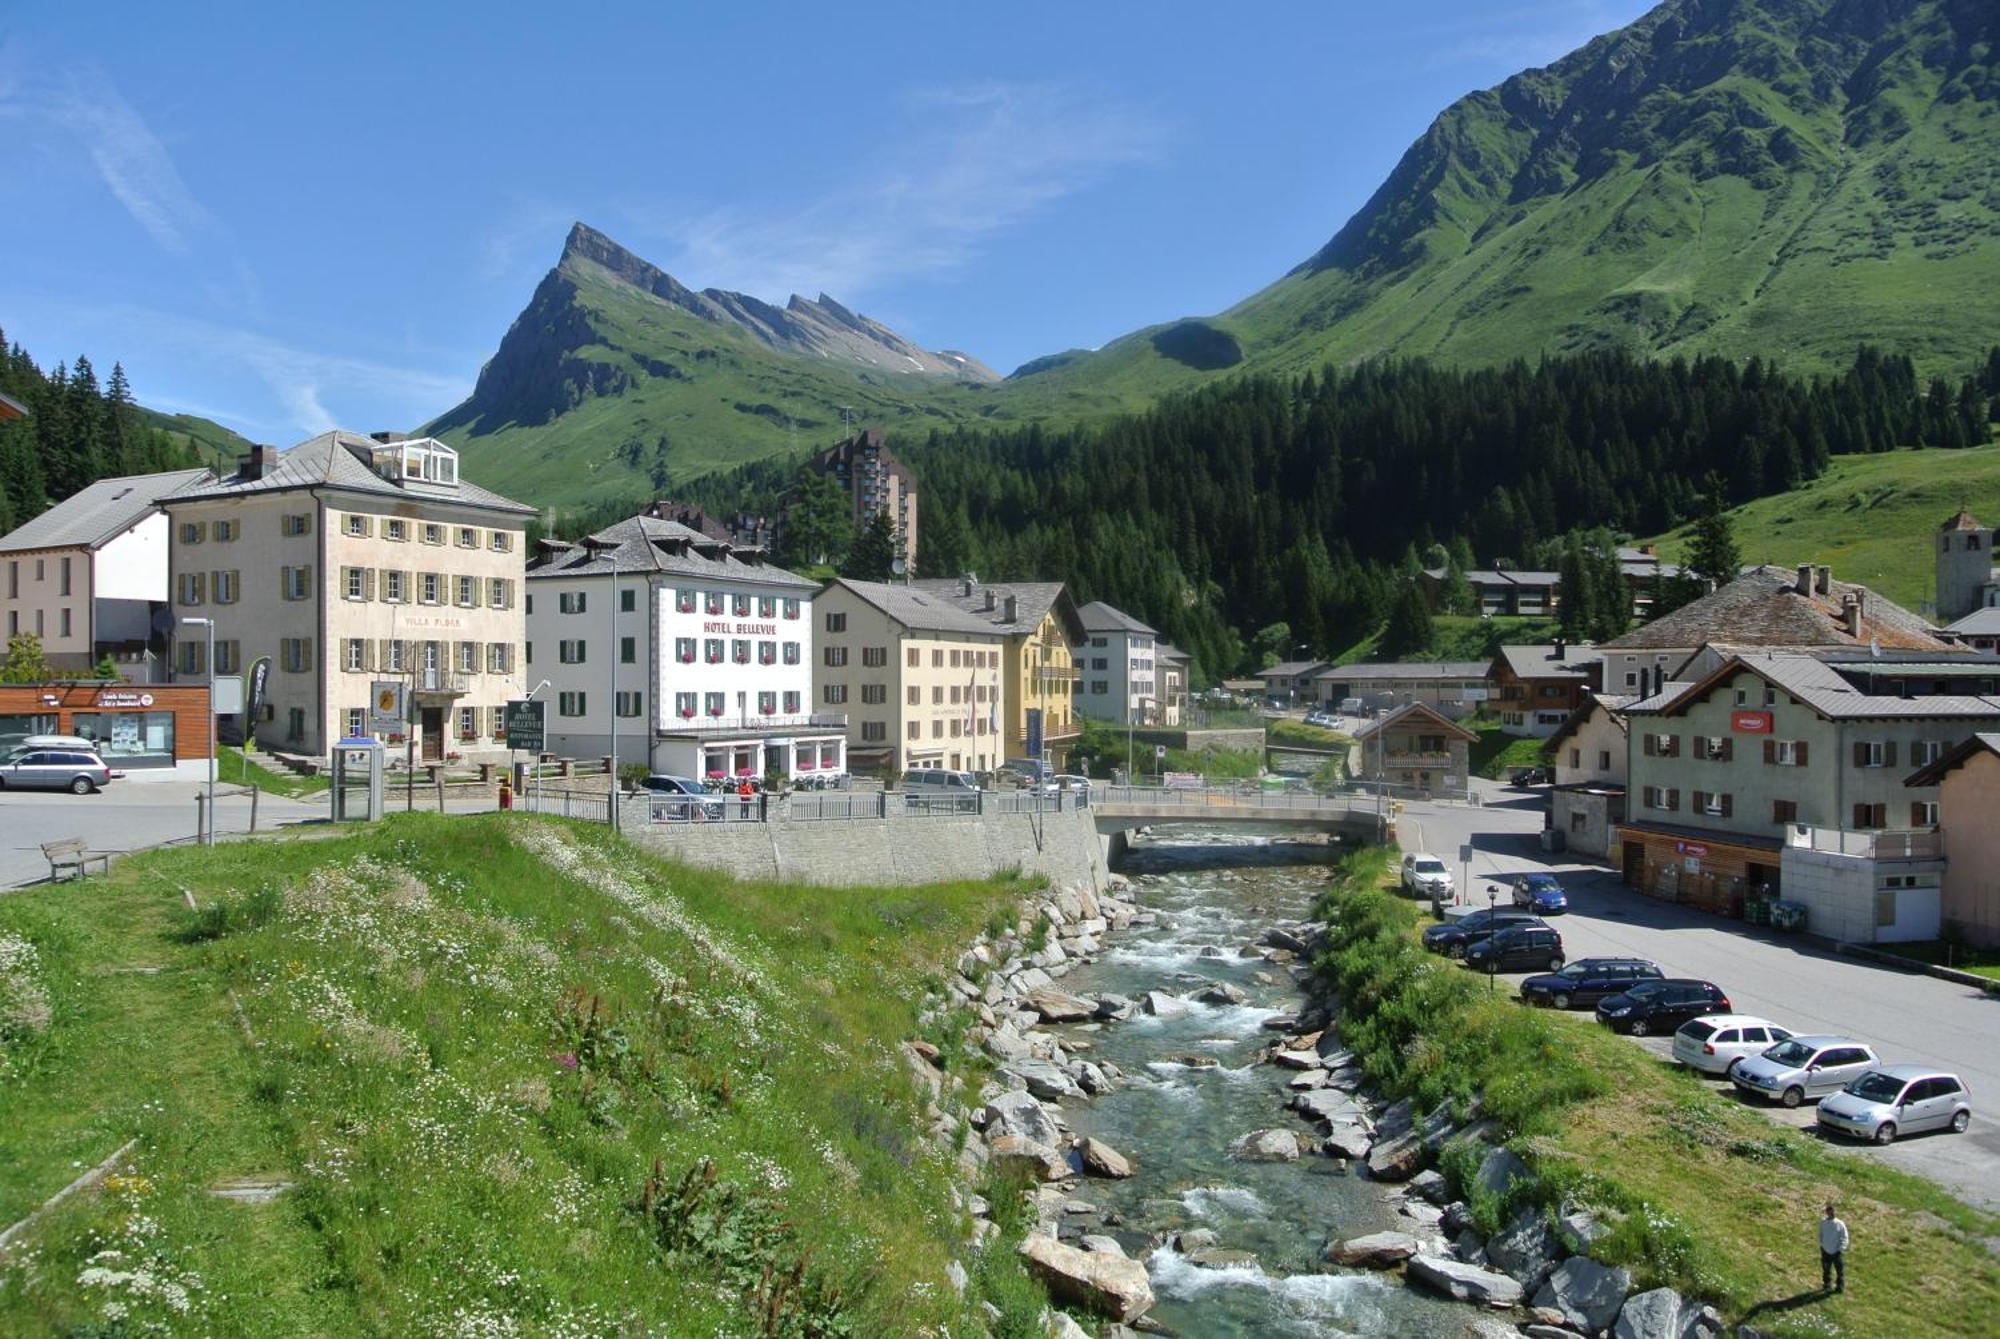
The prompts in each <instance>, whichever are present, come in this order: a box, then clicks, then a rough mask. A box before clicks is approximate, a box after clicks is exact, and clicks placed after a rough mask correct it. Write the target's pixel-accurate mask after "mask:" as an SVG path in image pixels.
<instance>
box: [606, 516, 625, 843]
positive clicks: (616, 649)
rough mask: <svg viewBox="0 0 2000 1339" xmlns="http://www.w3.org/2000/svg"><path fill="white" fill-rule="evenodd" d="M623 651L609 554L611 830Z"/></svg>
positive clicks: (614, 556)
mask: <svg viewBox="0 0 2000 1339" xmlns="http://www.w3.org/2000/svg"><path fill="white" fill-rule="evenodd" d="M623 651H624V647H623V645H622V644H621V643H620V642H619V640H618V555H617V553H616V552H615V551H614V552H613V553H612V555H611V777H610V786H609V790H610V794H611V830H612V831H613V832H616V831H618V658H619V656H620V654H621V653H622V652H623Z"/></svg>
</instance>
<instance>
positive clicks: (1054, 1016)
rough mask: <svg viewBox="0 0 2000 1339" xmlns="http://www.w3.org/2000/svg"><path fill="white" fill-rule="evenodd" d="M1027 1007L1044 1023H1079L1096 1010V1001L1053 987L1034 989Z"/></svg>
mask: <svg viewBox="0 0 2000 1339" xmlns="http://www.w3.org/2000/svg"><path fill="white" fill-rule="evenodd" d="M1028 1007H1029V1008H1030V1009H1033V1010H1034V1011H1035V1012H1036V1013H1037V1014H1040V1015H1041V1019H1042V1021H1043V1022H1044V1023H1081V1022H1082V1021H1083V1020H1084V1019H1086V1018H1089V1017H1090V1016H1091V1015H1092V1014H1095V1013H1096V1012H1097V1002H1096V1001H1095V1000H1086V999H1084V998H1082V997H1081V996H1078V995H1071V994H1068V993H1067V992H1065V991H1060V990H1056V989H1055V988H1053V987H1045V988H1044V989H1041V990H1037V991H1034V992H1033V993H1031V994H1030V995H1029V996H1028Z"/></svg>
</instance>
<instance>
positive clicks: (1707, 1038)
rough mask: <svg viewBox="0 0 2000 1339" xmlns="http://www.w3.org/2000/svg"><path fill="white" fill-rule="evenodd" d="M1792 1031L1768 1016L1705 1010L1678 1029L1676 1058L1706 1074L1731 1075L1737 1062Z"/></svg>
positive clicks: (1762, 1051)
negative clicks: (1709, 1012) (1780, 1025)
mask: <svg viewBox="0 0 2000 1339" xmlns="http://www.w3.org/2000/svg"><path fill="white" fill-rule="evenodd" d="M1791 1035H1792V1030H1791V1029H1790V1028H1782V1027H1779V1026H1778V1025H1777V1024H1776V1023H1773V1022H1771V1021H1770V1020H1769V1019H1767V1018H1752V1017H1751V1016H1750V1015H1748V1014H1704V1015H1702V1016H1701V1017H1700V1018H1690V1019H1689V1020H1688V1021H1687V1022H1685V1023H1683V1024H1681V1025H1680V1027H1679V1029H1678V1030H1676V1031H1675V1033H1674V1059H1675V1060H1677V1061H1679V1062H1680V1063H1681V1064H1683V1065H1686V1066H1687V1067H1688V1068H1689V1069H1694V1070H1699V1071H1701V1072H1702V1073H1703V1074H1723V1075H1727V1074H1729V1073H1731V1072H1732V1071H1733V1070H1735V1068H1736V1065H1737V1062H1739V1061H1742V1060H1747V1059H1749V1058H1750V1057H1751V1056H1753V1055H1762V1054H1763V1053H1764V1052H1765V1051H1767V1050H1769V1049H1770V1047H1771V1043H1773V1042H1780V1041H1783V1040H1785V1039H1786V1038H1787V1037H1789V1036H1791Z"/></svg>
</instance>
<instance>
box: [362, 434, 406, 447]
mask: <svg viewBox="0 0 2000 1339" xmlns="http://www.w3.org/2000/svg"><path fill="white" fill-rule="evenodd" d="M368 436H369V437H370V438H372V439H373V440H375V441H378V442H380V443H382V445H384V446H391V445H394V444H395V443H397V442H409V441H415V440H416V439H415V438H413V437H411V436H410V434H408V433H407V432H371V433H369V434H368Z"/></svg>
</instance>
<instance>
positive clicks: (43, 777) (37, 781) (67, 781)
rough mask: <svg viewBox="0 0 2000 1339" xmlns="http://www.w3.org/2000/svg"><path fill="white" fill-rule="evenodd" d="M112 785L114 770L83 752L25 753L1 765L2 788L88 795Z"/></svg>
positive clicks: (23, 751)
mask: <svg viewBox="0 0 2000 1339" xmlns="http://www.w3.org/2000/svg"><path fill="white" fill-rule="evenodd" d="M110 784H111V769H110V768H109V767H106V766H105V765H104V759H102V758H100V757H98V756H97V755H96V754H95V753H86V752H84V751H83V750H81V749H22V750H21V751H20V752H18V753H16V754H15V755H14V756H13V757H11V758H9V759H7V761H6V762H4V763H0V787H5V788H6V789H8V790H67V791H71V792H73V793H75V794H77V795H88V794H90V793H91V792H92V791H96V790H101V789H103V788H104V787H105V786H108V785H110Z"/></svg>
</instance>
